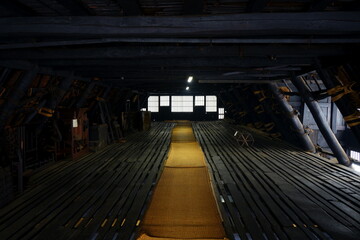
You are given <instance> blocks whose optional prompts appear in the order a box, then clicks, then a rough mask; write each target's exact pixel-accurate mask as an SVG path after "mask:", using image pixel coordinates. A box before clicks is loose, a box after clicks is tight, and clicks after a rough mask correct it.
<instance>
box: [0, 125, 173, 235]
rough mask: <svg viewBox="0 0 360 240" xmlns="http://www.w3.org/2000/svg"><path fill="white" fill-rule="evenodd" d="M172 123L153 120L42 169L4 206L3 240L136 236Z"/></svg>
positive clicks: (1, 214)
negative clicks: (116, 141)
mask: <svg viewBox="0 0 360 240" xmlns="http://www.w3.org/2000/svg"><path fill="white" fill-rule="evenodd" d="M172 127H173V124H171V123H163V124H154V125H153V127H152V129H151V130H150V131H148V132H142V133H136V134H133V135H132V136H129V138H128V139H127V140H128V141H127V142H126V143H124V144H113V145H111V146H108V147H107V148H106V149H104V150H102V151H101V152H97V153H94V154H90V155H88V156H86V157H84V158H82V159H80V160H77V161H67V162H66V161H63V162H59V163H56V164H54V165H52V166H51V167H48V168H46V169H45V170H43V171H40V172H38V173H37V174H35V175H34V176H33V177H32V178H31V184H32V187H31V188H30V189H29V190H28V191H27V192H26V193H25V194H23V195H22V196H21V197H19V198H17V199H16V200H15V201H14V202H12V203H11V204H9V205H8V206H6V207H5V208H3V209H1V210H0V239H1V240H4V239H21V240H25V239H44V240H45V239H52V240H54V239H124V240H125V239H131V237H132V236H133V234H134V232H136V229H137V226H138V225H139V219H140V217H141V215H142V214H143V211H144V206H145V205H146V201H148V196H149V193H151V190H152V188H153V186H154V184H155V182H156V181H157V178H158V174H159V172H160V171H159V170H160V169H161V168H162V164H163V162H164V160H165V159H166V157H167V151H168V147H169V144H170V133H171V129H172Z"/></svg>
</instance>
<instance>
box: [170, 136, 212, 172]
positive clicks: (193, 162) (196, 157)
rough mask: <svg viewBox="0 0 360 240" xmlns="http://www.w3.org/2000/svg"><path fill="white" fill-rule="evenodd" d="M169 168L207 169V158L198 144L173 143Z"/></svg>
mask: <svg viewBox="0 0 360 240" xmlns="http://www.w3.org/2000/svg"><path fill="white" fill-rule="evenodd" d="M165 166H167V167H205V166H206V164H205V157H204V154H203V151H202V150H201V148H200V146H199V144H198V143H197V142H192V143H172V144H171V148H170V153H169V157H168V159H167V160H166V164H165Z"/></svg>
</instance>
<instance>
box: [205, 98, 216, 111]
mask: <svg viewBox="0 0 360 240" xmlns="http://www.w3.org/2000/svg"><path fill="white" fill-rule="evenodd" d="M205 111H206V112H217V98H216V96H206V107H205Z"/></svg>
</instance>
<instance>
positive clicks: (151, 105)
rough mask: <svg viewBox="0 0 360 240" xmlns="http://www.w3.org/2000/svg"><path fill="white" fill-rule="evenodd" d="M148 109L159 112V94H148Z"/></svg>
mask: <svg viewBox="0 0 360 240" xmlns="http://www.w3.org/2000/svg"><path fill="white" fill-rule="evenodd" d="M148 111H150V112H159V96H150V97H149V98H148Z"/></svg>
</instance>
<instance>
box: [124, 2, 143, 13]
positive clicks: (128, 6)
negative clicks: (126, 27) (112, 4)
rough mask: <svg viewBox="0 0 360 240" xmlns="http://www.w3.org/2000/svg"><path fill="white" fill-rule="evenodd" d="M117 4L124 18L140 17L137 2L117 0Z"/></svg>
mask: <svg viewBox="0 0 360 240" xmlns="http://www.w3.org/2000/svg"><path fill="white" fill-rule="evenodd" d="M118 2H119V4H120V6H121V7H122V9H123V10H124V15H125V16H139V15H141V13H142V12H141V8H140V5H139V2H138V0H118Z"/></svg>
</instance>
